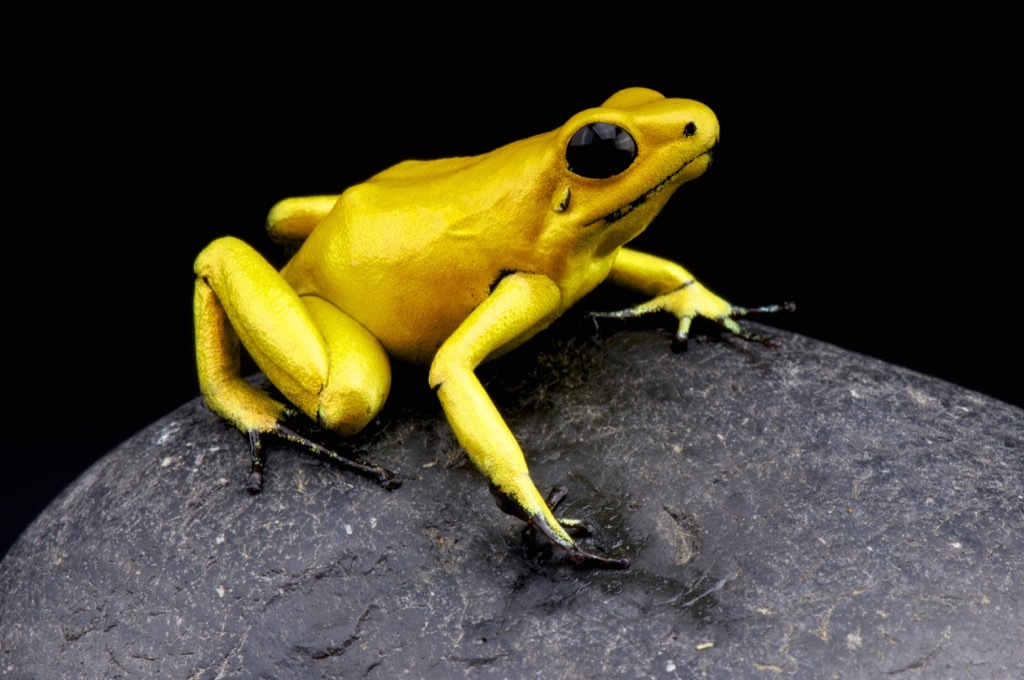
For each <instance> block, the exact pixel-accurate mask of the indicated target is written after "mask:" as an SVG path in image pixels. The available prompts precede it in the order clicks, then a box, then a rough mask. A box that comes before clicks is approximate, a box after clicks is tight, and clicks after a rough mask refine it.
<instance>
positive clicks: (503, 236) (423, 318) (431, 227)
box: [282, 149, 543, 362]
mask: <svg viewBox="0 0 1024 680" xmlns="http://www.w3.org/2000/svg"><path fill="white" fill-rule="evenodd" d="M500 151H502V149H499V150H497V151H496V152H491V153H490V154H484V155H483V156H474V157H465V158H450V159H443V160H438V161H406V162H403V163H400V164H398V165H396V166H393V167H391V168H389V169H387V170H385V171H383V172H381V173H379V174H378V175H375V176H374V177H372V178H370V179H369V180H368V181H366V182H364V183H362V184H358V185H356V186H354V187H351V188H349V189H347V190H346V191H345V192H344V193H343V194H342V195H341V196H340V197H339V199H338V201H337V203H336V204H335V206H334V208H333V209H332V210H331V212H330V213H329V214H328V215H327V216H326V217H325V218H324V220H323V221H322V222H321V223H320V224H319V225H318V226H317V227H316V228H315V229H314V230H313V232H312V234H310V236H309V238H308V239H307V240H306V242H305V243H304V244H303V246H302V248H301V249H300V250H299V252H298V253H296V255H295V256H294V257H293V259H292V261H291V262H289V264H288V265H287V266H286V267H285V269H284V270H283V272H282V273H283V274H284V276H285V277H286V278H287V279H288V280H289V282H290V283H291V285H292V286H293V287H294V288H295V289H296V290H297V291H298V292H299V293H300V294H307V295H318V296H320V297H323V298H325V299H328V300H330V301H331V302H333V303H334V304H335V305H337V306H338V307H339V308H340V309H342V310H344V311H345V312H347V313H348V314H349V315H351V316H352V317H354V318H355V319H356V320H357V321H359V322H360V323H362V324H363V325H364V326H366V327H367V328H368V329H369V330H370V331H371V332H372V333H373V334H374V335H375V336H376V337H377V338H378V339H379V340H380V341H381V342H382V344H384V346H385V347H386V348H387V349H388V351H389V352H390V353H392V354H394V355H396V356H399V357H402V358H405V359H410V360H414V361H420V362H428V361H429V360H430V358H431V357H432V356H433V354H434V352H436V350H437V348H438V347H439V346H440V344H441V343H442V342H443V341H444V340H445V339H446V338H447V337H448V336H449V335H450V334H451V333H452V332H454V330H455V328H457V327H458V325H459V324H460V323H461V322H462V321H463V320H464V319H465V318H466V316H468V315H469V313H470V312H471V311H472V310H473V309H475V308H476V307H477V306H478V305H479V304H480V303H481V302H482V301H483V300H484V299H485V298H486V297H487V295H488V294H489V293H490V289H491V286H492V285H493V284H494V283H495V282H496V281H497V280H498V278H500V276H501V275H502V274H503V273H504V272H508V271H512V270H519V269H523V268H526V267H533V266H535V263H534V260H535V258H536V253H535V249H534V248H533V245H534V244H533V238H532V237H531V235H530V232H536V233H539V232H540V225H536V226H535V227H533V228H527V229H525V230H524V229H522V228H521V225H517V226H516V229H515V230H510V229H504V227H505V226H506V225H505V224H504V223H503V220H504V219H506V217H505V216H507V215H509V214H513V215H514V214H520V215H521V214H533V215H537V214H542V213H543V211H542V210H536V209H530V208H531V207H532V206H528V203H529V202H531V201H534V200H539V199H534V198H533V195H534V194H536V193H538V192H533V191H531V188H530V187H528V186H524V184H523V183H521V182H508V181H495V175H494V172H495V170H494V168H492V167H488V166H491V165H492V161H491V158H492V156H493V155H494V154H495V153H498V152H500ZM513 160H514V159H513ZM499 162H500V166H501V168H503V169H504V170H505V172H506V173H507V170H508V164H509V158H508V157H507V156H506V157H504V158H502V159H500V161H499ZM527 175H528V173H527ZM506 176H507V174H506ZM524 176H526V175H524Z"/></svg>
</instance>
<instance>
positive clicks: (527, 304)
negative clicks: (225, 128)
mask: <svg viewBox="0 0 1024 680" xmlns="http://www.w3.org/2000/svg"><path fill="white" fill-rule="evenodd" d="M595 123H604V124H609V125H607V126H604V127H600V126H599V127H598V128H588V126H592V125H593V124H595ZM611 126H618V127H619V128H621V130H623V131H626V134H625V136H622V135H620V137H619V140H620V141H622V142H624V146H625V148H626V150H625V151H624V152H621V154H620V155H616V152H615V151H614V150H612V149H609V147H608V146H602V145H600V144H589V145H588V144H586V143H583V144H576V145H574V146H575V147H577V148H575V149H574V148H570V140H572V139H573V138H574V135H575V136H576V139H577V141H580V135H577V133H578V132H580V131H581V130H584V129H585V128H587V129H590V130H595V129H596V130H600V131H603V132H606V133H607V132H608V131H609V130H611V131H612V132H618V131H616V130H615V129H614V128H612V127H611ZM581 134H584V133H581ZM630 137H631V138H632V140H634V144H635V147H634V150H635V157H634V155H633V154H631V153H630V151H629V138H630ZM584 141H586V140H584ZM717 141H718V121H717V119H716V118H715V115H714V113H712V111H711V110H710V109H709V108H707V107H706V106H704V105H703V104H700V103H699V102H695V101H692V100H686V99H666V98H665V97H663V96H662V95H661V94H659V93H657V92H654V91H653V90H647V89H642V88H632V89H627V90H622V91H620V92H618V93H616V94H615V95H613V96H612V97H611V98H610V99H608V100H607V101H606V102H604V104H603V105H602V106H601V107H599V108H593V109H588V110H586V111H583V112H581V113H578V114H577V115H575V116H573V117H572V118H570V119H569V121H568V122H567V123H566V124H565V125H563V126H562V127H561V128H559V129H557V130H553V131H551V132H547V133H544V134H540V135H537V136H534V137H530V138H528V139H524V140H522V141H518V142H513V143H511V144H508V145H506V146H503V147H501V148H499V149H496V150H494V151H491V152H489V153H485V154H482V155H479V156H474V157H464V158H447V159H442V160H434V161H406V162H403V163H399V164H398V165H396V166H394V167H391V168H388V169H387V170H384V171H383V172H381V173H379V174H377V175H375V176H373V177H371V178H370V179H369V180H367V181H366V182H364V183H362V184H359V185H356V186H354V187H351V188H349V189H348V190H346V191H345V192H344V193H342V194H341V195H340V196H314V197H305V198H292V199H287V200H285V201H282V202H281V203H279V204H277V205H276V206H274V208H273V209H272V210H271V211H270V215H269V218H268V222H269V229H270V232H271V234H272V235H273V236H274V237H275V239H276V240H280V241H289V242H295V243H301V247H300V248H299V250H298V252H297V253H296V254H295V255H294V256H293V258H292V259H291V261H290V262H288V264H287V265H285V267H284V268H283V269H282V270H281V271H276V270H275V269H274V268H273V267H272V266H271V265H270V264H268V263H267V261H266V260H265V259H264V258H263V257H261V256H260V255H259V254H258V253H257V252H256V251H255V250H253V249H252V248H251V247H250V246H248V245H247V244H245V243H244V242H242V241H240V240H238V239H235V238H232V237H225V238H221V239H218V240H216V241H214V242H213V243H211V244H210V245H209V246H208V247H207V248H206V249H204V250H203V252H202V253H201V254H200V255H199V257H198V258H197V260H196V263H195V272H196V274H197V278H196V288H195V322H196V354H197V362H198V369H199V380H200V386H201V389H202V393H203V396H204V397H205V399H206V402H207V403H208V404H209V406H210V408H212V409H213V410H214V411H215V412H217V413H219V414H220V415H221V416H223V417H224V418H226V419H227V420H229V421H230V422H232V423H233V424H234V425H235V426H236V427H238V428H239V429H240V430H242V431H243V432H245V433H247V434H249V436H250V441H251V443H252V445H253V452H254V465H253V471H254V477H256V478H257V479H256V480H255V481H254V483H253V487H254V490H255V489H258V487H259V485H260V483H261V480H262V477H261V476H260V473H261V472H262V462H261V458H260V453H259V448H260V434H261V433H274V434H277V435H279V436H282V437H284V438H286V439H290V440H292V441H302V442H303V443H306V444H307V445H309V446H310V447H312V448H314V449H315V450H318V451H319V452H321V453H327V454H328V455H332V454H331V452H329V451H325V450H323V449H320V448H319V447H318V446H317V445H316V444H313V443H311V442H308V440H304V439H302V438H300V437H298V435H296V434H295V433H293V432H292V431H291V430H289V429H287V428H286V427H285V426H284V425H283V423H282V421H283V419H284V418H285V417H286V416H287V415H289V413H290V412H291V409H290V407H289V406H287V405H285V404H283V403H281V402H279V401H276V400H274V399H272V398H271V397H270V396H268V395H267V394H266V393H264V392H263V391H261V390H258V389H256V388H254V387H252V386H251V385H249V384H248V383H247V382H245V381H244V380H243V379H242V378H241V376H240V375H239V359H238V351H239V350H238V341H239V340H240V341H241V344H242V345H244V347H245V348H246V350H247V351H248V352H249V353H250V354H251V355H252V357H253V358H254V359H255V361H256V363H257V365H258V366H259V367H260V369H261V370H262V371H263V372H264V373H265V374H266V375H267V377H268V378H269V380H270V381H271V382H272V383H273V384H274V386H275V387H277V389H278V390H280V392H281V393H282V394H283V395H284V396H285V397H286V398H287V399H288V401H289V402H291V404H293V405H294V406H295V407H296V408H297V409H298V410H299V411H301V412H302V413H305V414H306V415H307V416H309V417H310V418H313V419H315V420H316V421H317V422H319V423H320V424H321V425H322V426H323V427H326V428H331V429H333V430H336V431H338V432H340V433H342V434H349V433H354V432H357V431H359V430H360V429H361V428H362V427H364V426H365V425H366V424H367V423H368V422H370V421H371V420H372V419H373V417H374V416H375V415H376V414H377V413H378V411H379V410H380V409H381V407H382V406H383V404H384V400H385V399H386V398H387V394H388V389H389V386H390V364H389V356H393V357H397V358H399V359H403V360H408V361H413V362H419V363H423V364H427V365H429V366H430V374H429V380H430V385H431V386H432V387H433V388H434V389H435V390H436V391H437V395H438V397H439V399H440V401H441V405H442V407H443V408H444V411H445V414H446V416H447V417H448V421H449V422H450V423H451V426H452V429H453V430H454V432H455V434H456V436H457V437H458V439H459V442H460V443H461V444H462V446H463V447H464V448H465V449H466V451H467V452H468V454H469V457H470V458H471V459H472V461H473V463H474V464H475V465H476V467H477V468H478V469H479V470H480V471H481V472H482V473H483V474H484V475H485V476H486V477H487V479H488V480H489V481H490V483H491V484H492V485H493V488H494V489H495V492H496V496H497V497H498V498H499V505H501V506H502V508H503V509H505V510H506V511H507V512H510V513H512V514H515V515H516V516H518V517H521V518H522V519H524V520H525V521H527V522H529V523H530V524H531V525H532V526H533V527H535V528H536V529H537V530H539V531H540V532H542V533H543V534H544V535H546V536H547V537H548V538H549V539H550V540H551V541H552V542H554V543H555V544H556V545H558V546H560V547H561V548H564V549H565V550H566V551H568V552H569V554H570V555H571V556H572V557H573V559H574V560H576V561H577V562H583V561H587V562H594V563H596V564H599V565H601V564H603V565H607V566H625V565H626V564H628V562H627V561H626V560H624V559H617V558H612V557H606V556H603V555H599V554H595V553H591V552H587V551H585V550H584V549H582V548H581V547H580V546H579V545H578V544H577V543H576V541H575V540H573V538H572V537H571V536H570V535H569V533H568V531H566V528H565V527H566V526H568V527H570V528H573V527H578V526H581V523H580V522H578V521H575V520H562V521H561V522H560V521H559V520H558V519H556V518H555V516H554V514H553V513H552V511H551V509H550V507H549V503H547V502H546V501H545V499H544V497H542V496H541V494H540V493H539V492H538V490H537V488H536V486H535V485H534V483H533V481H532V479H531V478H530V473H529V471H528V469H527V466H526V461H525V458H524V456H523V452H522V450H521V449H520V447H519V444H518V443H517V441H516V439H515V437H514V436H513V434H512V432H511V431H510V430H509V428H508V427H507V426H506V424H505V422H504V421H503V420H502V417H501V415H500V414H499V413H498V411H497V409H496V408H495V406H494V404H493V403H492V401H491V399H490V397H489V396H488V395H487V392H486V391H485V390H484V388H483V386H482V385H481V384H480V382H479V380H478V379H477V377H476V375H475V373H474V370H475V368H476V367H477V366H478V365H479V364H480V363H481V362H483V361H486V360H487V359H489V358H492V357H495V356H497V355H500V354H502V353H504V352H507V351H508V350H510V349H512V348H514V347H516V346H518V345H519V344H521V343H523V342H524V341H526V340H527V339H529V338H530V337H532V336H533V335H534V334H536V333H537V332H538V331H540V330H542V329H544V328H545V327H547V326H548V325H549V324H550V323H551V322H552V321H553V320H554V319H555V318H557V317H558V316H559V315H561V314H562V313H563V312H565V311H566V310H567V309H568V308H569V307H570V306H572V305H573V304H574V303H575V302H576V301H578V300H579V299H580V298H581V297H583V296H584V295H586V294H587V293H588V292H590V291H591V290H592V289H593V288H594V287H595V286H597V285H598V284H599V283H601V282H602V281H604V280H606V279H610V280H611V281H613V282H615V283H617V284H621V285H623V286H626V287H628V288H631V289H635V290H637V291H640V292H642V293H645V294H646V295H649V296H651V297H652V298H653V299H652V300H651V301H650V302H647V303H645V304H642V305H639V306H637V307H634V308H632V309H629V310H623V311H621V312H615V313H612V314H609V316H620V317H625V316H632V315H635V314H643V313H647V312H651V311H668V312H670V313H672V314H674V315H675V316H676V317H677V318H678V319H679V330H678V333H677V338H678V339H679V340H682V341H685V339H686V336H687V333H688V330H689V326H690V322H691V320H692V319H693V318H694V317H696V316H703V317H707V318H710V319H714V320H715V321H717V322H719V323H721V324H722V325H723V326H725V327H726V328H728V329H729V330H730V331H732V332H734V333H737V334H739V335H741V336H743V337H746V338H752V339H761V338H756V337H754V336H752V335H750V334H747V333H745V332H744V331H742V330H741V329H740V327H739V326H738V324H737V323H736V322H735V321H734V320H733V318H732V317H735V316H740V315H743V314H746V313H748V312H750V311H775V310H776V309H778V308H777V307H764V308H759V309H757V310H747V309H743V308H740V307H735V306H733V305H730V304H729V303H728V302H726V301H725V300H723V299H721V298H719V297H718V296H716V295H714V294H712V293H711V292H709V291H708V290H707V289H706V288H704V287H703V286H702V285H701V284H700V283H698V282H696V281H695V280H694V278H693V277H692V276H691V275H690V274H689V273H688V272H687V271H686V270H685V269H683V268H682V267H680V266H679V265H677V264H675V263H673V262H670V261H668V260H664V259H661V258H658V257H655V256H652V255H647V254H644V253H640V252H637V251H634V250H629V249H627V248H624V247H623V246H624V244H626V243H627V242H629V241H630V240H631V239H633V238H634V237H636V236H637V235H638V234H640V233H641V232H642V231H643V230H644V229H645V228H646V227H647V225H648V224H649V223H650V222H651V220H653V219H654V217H655V216H656V215H657V214H658V212H659V211H660V210H661V208H662V207H663V206H664V205H665V203H666V201H668V199H669V197H670V196H671V195H672V193H673V192H674V191H675V190H676V189H677V188H678V187H679V186H680V185H682V184H683V183H684V182H687V181H689V180H691V179H694V178H696V177H698V176H699V175H701V174H702V173H703V172H704V171H705V170H706V169H707V167H708V165H709V164H710V163H711V149H712V147H714V145H715V143H716V142H717ZM579 147H585V148H579ZM588 150H597V151H596V153H597V159H598V160H597V162H596V165H595V166H591V165H588V164H587V161H586V159H585V158H584V157H583V156H582V154H584V153H585V152H586V151H588ZM608 156H610V157H611V160H610V161H608V162H607V163H604V164H603V165H602V163H603V160H602V159H604V158H605V157H608ZM609 174H610V176H607V175H609ZM595 175H597V176H595ZM356 466H357V467H358V464H356ZM370 470H371V471H375V472H381V471H380V470H379V469H377V468H370ZM383 472H384V473H386V471H383ZM381 479H382V481H387V480H389V479H390V478H389V477H388V476H387V474H383V475H382V476H381Z"/></svg>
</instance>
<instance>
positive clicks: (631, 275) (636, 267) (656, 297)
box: [593, 248, 794, 347]
mask: <svg viewBox="0 0 1024 680" xmlns="http://www.w3.org/2000/svg"><path fill="white" fill-rule="evenodd" d="M608 280H609V281H612V282H614V283H617V284H619V285H621V286H624V287H626V288H630V289H632V290H636V291H639V292H641V293H645V294H647V295H650V296H652V299H651V300H649V301H648V302H644V303H642V304H639V305H636V306H635V307H630V308H629V309H623V310H621V311H617V312H598V313H595V314H593V316H597V317H612V318H620V319H621V318H628V317H632V316H640V315H641V314H648V313H650V312H662V311H664V312H670V313H671V314H674V315H675V317H676V318H677V319H679V327H678V330H677V331H676V335H675V340H676V342H678V343H679V344H680V345H682V346H684V347H685V345H686V340H687V338H688V337H689V334H690V324H691V323H692V322H693V320H694V318H696V317H698V316H702V317H705V318H707V319H711V320H712V321H715V322H716V323H718V324H720V325H722V326H723V327H725V328H726V329H728V330H729V331H730V332H732V333H734V334H736V335H738V336H740V337H741V338H744V339H746V340H755V341H757V342H761V343H763V344H766V345H771V344H772V341H771V338H769V337H767V336H763V335H757V334H755V333H750V332H747V331H745V330H743V328H742V327H741V326H740V325H739V324H738V323H736V320H735V319H736V318H738V317H742V316H746V315H747V314H755V313H758V314H770V313H774V312H781V311H792V310H793V309H794V305H793V304H792V303H789V302H787V303H784V304H781V305H766V306H763V307H749V308H748V307H737V306H736V305H733V304H730V303H728V302H726V301H725V300H723V299H722V298H720V297H718V296H717V295H715V294H714V293H712V292H711V291H709V290H708V289H707V288H705V287H704V286H703V285H701V283H700V282H699V281H697V279H695V278H694V277H693V275H692V274H690V272H688V271H686V270H685V269H683V268H682V267H681V266H679V265H678V264H676V263H675V262H672V261H671V260H666V259H663V258H660V257H656V256H654V255H648V254H647V253H641V252H639V251H636V250H630V249H628V248H622V249H621V250H619V252H618V255H617V256H616V258H615V263H614V264H613V265H612V270H611V272H610V274H609V275H608Z"/></svg>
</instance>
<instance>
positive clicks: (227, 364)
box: [195, 237, 328, 431]
mask: <svg viewBox="0 0 1024 680" xmlns="http://www.w3.org/2000/svg"><path fill="white" fill-rule="evenodd" d="M195 273H196V275H197V278H196V294H195V318H196V358H197V362H198V368H199V379H200V386H201V387H202V391H203V396H204V397H205V398H206V400H207V403H209V404H210V406H211V407H212V408H213V409H214V410H215V411H217V412H218V413H220V414H221V415H223V416H224V417H225V418H227V419H229V420H231V421H232V422H233V423H235V425H237V426H238V427H239V428H241V429H243V430H260V431H270V430H272V429H274V428H275V427H276V425H277V421H278V420H279V419H280V417H281V416H282V415H283V413H284V405H283V404H280V403H278V402H276V401H274V400H272V399H270V398H269V397H267V396H266V395H265V394H263V393H262V392H261V391H259V390H256V389H255V388H253V387H252V386H250V385H248V383H246V382H245V381H244V380H242V379H241V377H240V376H239V375H238V372H239V364H238V341H239V340H241V343H242V345H244V346H245V348H246V350H248V352H249V354H251V355H252V357H253V359H255V361H256V363H257V365H258V366H259V367H260V369H261V370H262V371H263V372H264V373H266V374H267V377H268V378H270V381H271V382H273V383H274V385H275V386H277V387H278V389H280V390H281V391H282V393H284V394H285V395H286V396H289V397H291V396H292V395H293V394H296V393H297V392H299V391H301V390H300V389H299V388H298V386H299V385H301V386H303V388H304V389H308V387H307V386H309V385H321V384H322V383H323V381H324V380H325V377H326V375H327V366H328V363H327V351H326V347H325V344H324V340H323V337H322V336H321V335H320V332H319V331H318V330H317V327H316V326H315V325H314V323H313V320H312V318H311V317H310V315H309V313H308V312H307V311H306V307H305V305H303V304H302V302H301V300H299V296H298V295H297V294H296V293H295V291H293V290H292V289H291V287H290V286H289V285H288V283H287V282H286V281H285V280H284V279H283V278H282V277H281V275H280V274H278V272H277V271H276V270H275V269H274V268H273V267H272V266H271V265H270V263H268V262H267V261H266V260H265V259H263V257H262V256H260V254H259V253H257V252H256V251H255V250H253V248H252V247H251V246H249V245H248V244H246V243H245V242H243V241H240V240H239V239H236V238H233V237H225V238H221V239H217V240H216V241H214V242H213V243H211V244H210V245H209V246H207V247H206V248H205V249H204V250H203V252H201V253H200V254H199V257H198V258H196V262H195ZM316 389H319V388H316ZM296 405H297V406H299V407H300V408H301V407H302V404H298V403H296Z"/></svg>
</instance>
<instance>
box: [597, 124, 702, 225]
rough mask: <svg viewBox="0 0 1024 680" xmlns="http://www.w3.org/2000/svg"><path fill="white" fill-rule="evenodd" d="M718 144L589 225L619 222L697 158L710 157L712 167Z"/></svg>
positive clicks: (669, 182)
mask: <svg viewBox="0 0 1024 680" xmlns="http://www.w3.org/2000/svg"><path fill="white" fill-rule="evenodd" d="M717 144H718V140H715V142H714V144H712V145H711V146H710V147H708V148H707V149H706V150H704V151H702V152H700V153H699V154H697V155H696V156H694V157H693V158H691V159H690V160H688V161H686V162H685V163H683V164H682V165H680V166H679V167H678V168H677V169H676V170H674V171H673V172H671V173H670V174H669V175H668V177H666V178H665V179H663V180H661V181H660V182H658V183H657V184H655V185H654V186H653V187H651V188H650V189H648V190H647V191H645V192H644V193H643V194H641V195H640V196H638V197H636V198H635V199H633V200H632V201H630V202H629V203H626V204H625V205H623V206H621V207H619V208H616V209H615V210H613V211H612V212H610V213H608V214H607V215H605V216H604V217H599V218H598V219H596V220H594V221H593V222H591V223H590V224H588V225H587V227H592V226H594V225H595V224H599V223H604V224H612V223H613V222H618V221H619V220H621V219H622V218H623V217H625V216H626V215H628V214H629V213H631V212H633V211H634V210H636V209H637V208H639V207H640V206H641V205H643V204H644V203H646V202H647V200H648V199H649V198H650V197H651V196H654V195H655V194H657V193H658V192H660V191H661V190H662V189H664V188H665V187H666V186H668V185H669V184H671V183H672V182H673V180H675V178H676V177H678V176H679V173H681V172H682V171H683V170H685V169H686V168H687V167H689V165H690V164H691V163H693V162H694V161H695V160H697V159H698V158H703V157H704V156H707V157H708V166H709V167H710V165H711V163H712V161H714V158H715V146H716V145H717Z"/></svg>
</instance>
